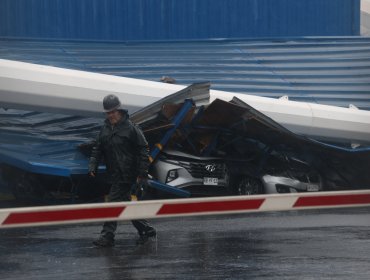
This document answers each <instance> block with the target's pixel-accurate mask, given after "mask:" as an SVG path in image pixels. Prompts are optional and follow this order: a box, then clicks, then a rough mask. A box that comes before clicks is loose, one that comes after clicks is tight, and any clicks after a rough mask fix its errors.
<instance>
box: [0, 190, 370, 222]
mask: <svg viewBox="0 0 370 280" xmlns="http://www.w3.org/2000/svg"><path fill="white" fill-rule="evenodd" d="M360 206H370V190H363V191H341V192H318V193H296V194H277V195H255V196H229V197H210V198H190V199H171V200H151V201H134V202H115V203H95V204H74V205H60V206H42V207H27V208H8V209H1V210H0V228H5V227H25V226H41V225H56V224H72V223H82V222H101V221H109V220H134V219H153V218H165V217H176V216H198V215H219V214H233V213H248V212H267V211H287V210H303V209H320V208H342V207H360Z"/></svg>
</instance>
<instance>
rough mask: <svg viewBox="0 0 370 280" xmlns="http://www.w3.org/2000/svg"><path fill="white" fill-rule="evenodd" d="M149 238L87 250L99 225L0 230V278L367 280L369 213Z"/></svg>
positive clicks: (290, 217)
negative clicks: (138, 243)
mask: <svg viewBox="0 0 370 280" xmlns="http://www.w3.org/2000/svg"><path fill="white" fill-rule="evenodd" d="M152 223H153V225H154V226H155V227H156V228H157V230H158V238H157V240H152V241H150V242H149V243H147V244H145V245H141V246H136V245H135V238H136V233H135V231H134V228H133V227H132V225H131V224H130V223H128V222H121V223H120V224H119V228H118V234H117V239H116V246H115V247H113V248H104V249H102V248H95V247H94V246H93V245H92V241H93V240H94V239H95V238H96V237H98V234H99V231H100V228H101V226H100V224H96V223H94V224H83V225H67V226H49V227H38V228H21V229H1V230H0V275H1V279H2V280H4V279H22V280H23V279H30V280H33V279H294V280H296V279H351V278H352V279H356V280H357V279H366V280H368V279H370V253H369V252H370V208H353V209H349V208H347V209H335V210H334V209H331V210H313V211H301V212H298V211H293V212H270V213H258V214H243V215H241V214H239V215H232V216H231V215H228V216H206V217H186V218H176V219H175V218H171V219H161V220H159V219H158V220H152Z"/></svg>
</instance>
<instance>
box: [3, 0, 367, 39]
mask: <svg viewBox="0 0 370 280" xmlns="http://www.w3.org/2000/svg"><path fill="white" fill-rule="evenodd" d="M359 33H360V0H324V1H323V0H0V37H22V38H53V39H64V40H65V39H84V40H85V39H86V40H120V41H122V40H128V41H130V40H178V39H180V40H181V39H207V38H248V37H280V36H283V37H288V36H350V35H359Z"/></svg>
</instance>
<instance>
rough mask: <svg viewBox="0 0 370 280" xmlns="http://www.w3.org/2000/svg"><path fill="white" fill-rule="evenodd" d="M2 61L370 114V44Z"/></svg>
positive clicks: (61, 51) (83, 46)
mask: <svg viewBox="0 0 370 280" xmlns="http://www.w3.org/2000/svg"><path fill="white" fill-rule="evenodd" d="M0 58H4V59H13V60H19V61H25V62H32V63H39V64H47V65H53V66H58V67H65V68H71V69H79V70H86V71H92V72H98V73H106V74H112V75H118V76H125V77H133V78H141V79H147V80H154V81H159V79H160V78H161V77H162V76H171V77H173V78H175V79H176V81H177V83H179V84H184V85H189V84H191V83H194V82H200V81H210V82H211V88H213V89H219V90H225V91H231V92H239V93H248V94H254V95H259V96H267V97H280V96H282V95H288V96H289V97H290V99H291V100H297V101H310V102H317V103H320V104H330V105H337V106H344V107H348V105H349V104H354V105H355V106H357V107H359V108H361V109H367V110H370V38H366V37H330V38H287V39H279V40H272V39H265V40H237V41H232V40H207V41H192V42H184V41H181V42H156V43H153V42H144V43H118V42H115V43H112V42H61V41H27V40H5V39H0Z"/></svg>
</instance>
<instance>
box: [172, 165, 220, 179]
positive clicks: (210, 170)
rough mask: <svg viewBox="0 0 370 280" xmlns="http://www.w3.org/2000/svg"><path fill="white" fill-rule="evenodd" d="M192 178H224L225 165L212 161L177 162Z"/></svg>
mask: <svg viewBox="0 0 370 280" xmlns="http://www.w3.org/2000/svg"><path fill="white" fill-rule="evenodd" d="M179 164H180V165H181V166H182V167H184V168H185V169H186V170H187V171H188V172H189V173H190V174H191V176H193V177H194V178H204V177H212V178H219V179H223V178H225V174H226V167H225V164H224V163H213V162H181V161H180V162H179Z"/></svg>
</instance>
